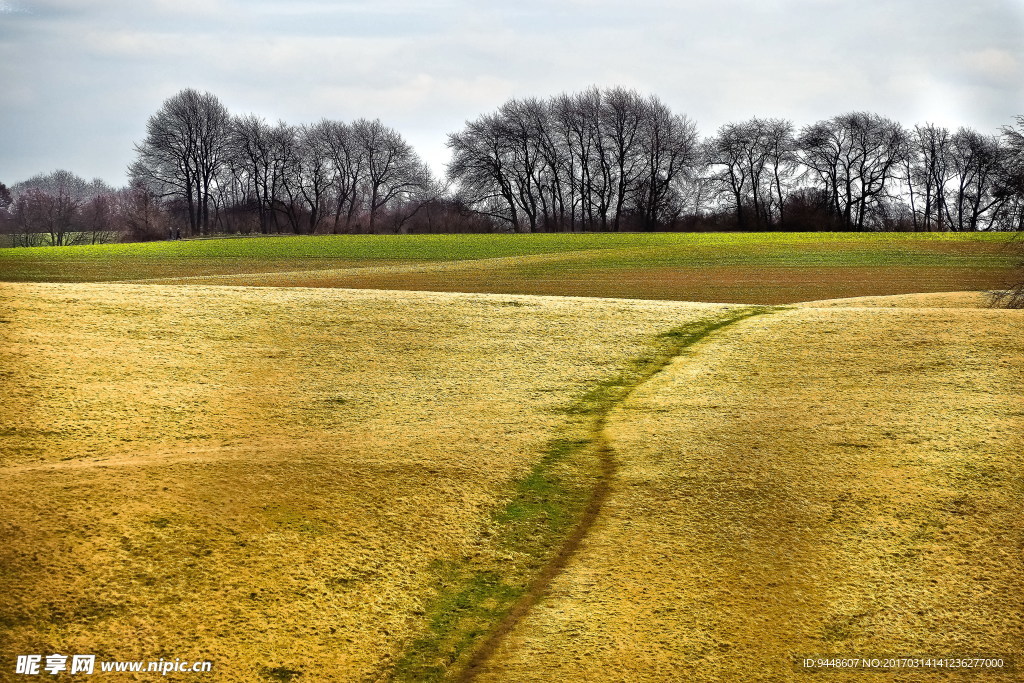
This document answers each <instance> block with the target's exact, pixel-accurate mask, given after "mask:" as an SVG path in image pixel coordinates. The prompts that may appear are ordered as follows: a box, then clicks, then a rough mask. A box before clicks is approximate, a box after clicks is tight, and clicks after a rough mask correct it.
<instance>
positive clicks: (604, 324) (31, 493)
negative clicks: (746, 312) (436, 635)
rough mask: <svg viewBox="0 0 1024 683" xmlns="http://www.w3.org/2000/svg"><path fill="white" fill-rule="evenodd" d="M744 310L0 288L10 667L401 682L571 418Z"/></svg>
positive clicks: (123, 288)
mask: <svg viewBox="0 0 1024 683" xmlns="http://www.w3.org/2000/svg"><path fill="white" fill-rule="evenodd" d="M725 309H726V307H723V306H714V305H708V304H678V303H674V302H641V301H626V300H585V299H565V298H539V297H516V296H499V295H476V294H469V295H458V294H423V293H407V292H383V291H346V290H330V291H328V290H323V289H320V290H308V289H286V288H279V289H249V288H241V287H201V286H175V287H168V286H156V285H113V286H112V285H93V284H4V285H0V342H2V343H0V405H2V406H3V408H4V410H3V412H2V414H0V434H2V435H3V438H2V440H0V492H2V493H0V539H2V544H0V626H2V631H0V650H2V652H3V656H4V660H3V662H2V666H3V667H4V671H5V672H6V671H8V670H10V671H13V655H14V654H17V653H33V652H38V653H46V654H49V653H51V652H58V653H60V652H63V653H65V654H69V653H82V654H89V653H91V654H96V655H98V656H99V658H100V659H104V658H108V659H131V660H136V659H138V660H142V659H146V660H150V659H153V660H155V659H157V658H160V657H165V658H173V657H180V658H183V659H186V658H187V659H192V660H205V659H209V660H213V661H214V662H215V667H216V676H215V680H218V681H254V680H287V679H289V677H296V678H298V676H299V675H300V674H301V675H302V677H301V678H299V679H298V680H309V681H312V680H317V681H352V680H382V679H386V678H387V677H388V676H389V675H390V671H391V667H392V666H393V665H394V663H395V661H396V658H397V657H398V656H399V655H400V654H401V652H402V651H403V648H404V647H406V645H407V644H408V642H409V640H410V639H411V638H413V637H415V636H416V634H417V633H418V632H419V631H420V629H422V627H423V624H422V620H423V618H424V616H423V615H424V610H425V609H426V607H425V606H426V605H427V603H429V601H430V599H431V596H432V593H433V591H434V590H435V584H436V582H437V574H438V571H440V570H439V567H440V566H442V565H443V564H444V563H445V562H448V561H449V560H452V559H453V558H456V559H458V558H466V557H483V558H484V559H486V560H488V561H492V562H498V563H500V562H502V561H504V560H503V558H502V555H501V553H502V549H501V548H499V547H496V546H495V545H494V544H493V543H492V542H491V541H490V540H489V529H490V524H491V521H490V520H491V514H492V513H493V511H494V510H496V509H498V508H500V506H501V504H502V502H503V501H504V500H506V499H507V498H508V496H509V495H511V494H510V491H509V487H510V485H511V482H513V481H515V480H517V479H519V478H521V477H523V475H524V474H525V473H526V472H528V471H530V468H531V467H532V466H533V465H534V463H535V462H536V460H537V459H538V458H539V457H540V454H541V453H542V451H543V450H544V448H545V446H546V445H547V443H548V440H549V439H550V438H551V435H552V434H553V433H554V432H555V431H556V430H557V428H558V427H559V425H560V424H561V423H562V422H563V421H564V420H565V419H566V418H565V415H564V414H563V412H562V411H561V408H562V407H563V406H564V405H566V404H567V403H569V402H571V401H572V400H574V399H576V398H578V396H579V395H580V394H581V393H583V392H585V391H587V390H588V388H589V387H591V386H592V385H593V384H594V383H595V382H599V381H601V380H603V379H606V378H607V377H608V376H609V375H612V374H614V373H615V372H616V371H618V369H619V368H620V367H621V366H622V365H623V363H625V362H626V361H627V360H628V359H629V358H631V357H633V356H636V355H637V354H640V353H642V352H643V351H644V349H645V348H647V345H648V344H649V343H650V341H651V338H652V337H653V336H654V335H656V334H658V333H660V332H662V331H664V330H666V329H669V328H671V327H673V326H676V325H679V324H680V323H685V322H687V321H690V320H698V319H702V318H705V317H708V316H715V315H718V314H719V313H721V312H722V311H723V310H725ZM8 659H10V660H11V661H8ZM9 664H10V665H11V666H10V667H8V665H9ZM127 678H130V676H126V679H127ZM171 679H173V676H169V677H168V680H171Z"/></svg>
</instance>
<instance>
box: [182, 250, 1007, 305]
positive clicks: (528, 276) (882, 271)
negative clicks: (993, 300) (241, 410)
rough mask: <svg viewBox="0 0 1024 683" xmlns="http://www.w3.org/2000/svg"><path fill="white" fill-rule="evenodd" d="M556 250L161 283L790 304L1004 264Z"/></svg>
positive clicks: (890, 290)
mask: <svg viewBox="0 0 1024 683" xmlns="http://www.w3.org/2000/svg"><path fill="white" fill-rule="evenodd" d="M561 261H565V257H564V256H561V255H553V256H552V255H544V256H531V257H521V258H518V259H505V258H499V259H484V260H478V261H470V262H455V263H438V264H422V265H402V266H392V267H388V266H382V267H369V268H345V269H336V270H310V271H293V272H283V273H253V274H235V275H218V276H202V277H193V278H170V279H166V280H164V282H167V283H190V284H223V285H252V286H279V287H351V288H357V289H394V290H411V291H431V292H489V293H500V294H536V295H548V296H585V297H622V298H638V299H662V300H669V301H704V302H730V303H742V304H765V305H774V304H792V303H797V302H801V301H808V300H811V299H826V298H827V299H834V298H842V297H854V296H871V295H893V294H910V293H915V292H947V291H955V292H959V291H964V290H988V289H999V288H1001V287H1004V286H1006V284H1007V282H1008V281H1009V280H1010V278H1011V276H1012V272H1013V271H1012V270H1011V269H1007V268H973V267H954V266H897V265H893V266H886V267H884V268H882V267H879V266H799V267H795V266H782V267H773V266H764V265H760V266H726V267H723V266H707V267H686V268H663V267H658V268H600V267H588V266H585V265H584V266H581V267H580V268H571V267H565V268H552V269H550V270H549V271H547V270H545V269H544V268H537V269H530V270H527V271H524V270H523V269H522V266H523V265H524V264H531V265H535V264H543V263H558V262H561Z"/></svg>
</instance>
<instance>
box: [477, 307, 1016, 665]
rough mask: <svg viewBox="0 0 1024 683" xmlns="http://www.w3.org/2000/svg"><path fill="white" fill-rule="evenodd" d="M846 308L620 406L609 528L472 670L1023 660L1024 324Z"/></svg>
mask: <svg viewBox="0 0 1024 683" xmlns="http://www.w3.org/2000/svg"><path fill="white" fill-rule="evenodd" d="M891 303H892V302H890V304H891ZM933 303H934V302H933ZM950 303H951V300H949V299H947V300H946V301H945V304H947V305H949V304H950ZM846 304H847V305H845V306H841V307H832V308H823V307H804V308H795V309H788V310H784V311H778V312H775V313H772V314H768V315H763V316H759V317H755V318H751V319H749V320H746V321H743V322H739V323H736V324H735V325H733V326H731V327H729V328H726V329H724V330H722V331H721V332H720V333H717V334H716V335H714V336H712V337H710V338H709V339H707V340H705V341H704V342H702V343H700V344H699V345H697V346H695V347H692V348H691V349H690V350H689V351H688V352H686V353H684V354H683V355H681V356H680V357H678V358H677V359H676V361H675V362H674V363H673V364H672V365H671V366H669V368H667V369H666V370H665V371H663V372H662V373H660V374H659V375H657V376H655V377H654V378H653V379H652V380H650V381H649V382H647V383H645V384H643V385H641V386H640V387H638V388H637V389H636V390H635V391H634V392H633V394H631V396H630V397H629V398H628V399H627V400H626V401H625V402H624V403H623V404H621V405H620V406H619V407H618V408H616V409H615V410H613V412H612V413H611V415H610V416H609V420H608V426H607V429H606V433H607V434H608V436H609V439H610V443H611V446H612V448H613V449H614V454H615V458H616V461H617V463H618V467H617V471H616V474H615V476H614V478H613V479H612V481H611V484H610V491H609V495H608V500H607V503H606V506H605V510H604V512H603V514H602V516H601V517H600V518H599V519H598V521H597V522H596V524H595V526H594V528H593V530H592V531H591V533H590V535H589V536H588V537H587V538H586V539H584V541H583V543H582V545H581V548H580V551H579V552H578V553H577V554H576V555H575V557H574V558H573V559H572V560H571V561H570V562H569V564H568V566H567V567H566V569H565V571H564V572H563V573H562V574H561V575H560V576H558V577H556V578H555V580H554V582H553V583H552V586H551V589H550V592H549V594H548V596H547V597H546V598H544V599H543V600H541V601H540V603H539V604H538V605H537V606H536V607H535V609H533V610H532V611H531V613H530V614H528V615H527V616H526V617H525V619H524V620H523V621H522V622H521V623H520V624H519V626H518V628H516V629H515V630H513V631H512V632H511V633H510V634H509V635H508V636H507V637H506V638H505V640H504V642H503V644H502V646H501V647H500V648H499V649H498V651H497V652H496V653H495V655H494V656H493V657H492V658H491V659H490V661H489V662H488V663H487V665H486V667H485V668H484V670H483V672H482V673H481V675H480V676H478V679H477V680H481V681H527V680H528V681H576V680H580V681H582V680H586V681H682V680H686V681H691V680H692V681H790V680H792V681H800V680H819V679H821V680H829V681H836V680H838V681H893V680H898V681H936V680H965V676H968V674H963V673H942V672H936V671H935V670H932V671H928V672H924V671H916V672H915V671H908V670H904V671H900V672H896V671H888V672H883V673H867V672H863V671H857V672H849V673H838V672H835V671H829V672H819V675H817V676H813V675H810V674H808V673H806V672H798V671H797V670H796V669H795V668H794V664H793V662H794V660H795V659H798V658H803V657H811V656H815V655H820V656H824V655H842V656H847V657H865V656H874V657H887V656H890V657H893V656H908V655H917V656H925V655H930V656H942V657H966V656H978V655H985V656H993V655H996V656H1003V657H1007V658H1015V659H1016V664H1017V666H1018V667H1019V666H1024V621H1022V619H1021V616H1022V614H1024V531H1022V528H1021V523H1020V520H1021V519H1024V396H1022V392H1021V387H1022V386H1024V334H1022V332H1024V317H1022V315H1024V314H1022V313H1021V312H1019V311H1005V310H983V309H971V308H960V309H958V308H942V307H938V306H931V307H927V306H926V307H920V306H918V307H914V308H899V307H881V306H879V305H877V304H878V302H877V301H876V302H873V304H875V305H873V306H870V307H856V306H851V305H849V304H850V302H846ZM1021 676H1022V674H1021V673H1020V671H1016V672H1003V673H984V674H977V675H976V676H975V675H969V677H970V679H971V680H974V679H975V678H977V679H978V680H985V681H1018V680H1021Z"/></svg>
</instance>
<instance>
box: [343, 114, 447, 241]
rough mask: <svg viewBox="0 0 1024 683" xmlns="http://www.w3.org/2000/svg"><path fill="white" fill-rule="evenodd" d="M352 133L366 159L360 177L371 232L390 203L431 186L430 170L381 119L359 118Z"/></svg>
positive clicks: (409, 197) (411, 195)
mask: <svg viewBox="0 0 1024 683" xmlns="http://www.w3.org/2000/svg"><path fill="white" fill-rule="evenodd" d="M352 133H353V136H354V138H355V140H356V144H357V145H358V147H359V150H360V154H361V155H362V157H363V159H364V160H365V172H364V174H363V176H362V178H361V183H360V184H361V185H362V186H363V188H364V190H363V192H364V196H365V201H366V210H367V213H368V216H369V219H368V220H369V225H368V227H369V230H370V232H373V230H374V226H375V223H376V219H377V215H378V213H379V212H380V210H381V209H382V208H384V207H386V206H388V205H389V204H391V203H393V202H394V203H405V202H407V201H408V200H410V199H412V198H414V197H416V196H417V195H419V194H422V193H425V192H427V191H428V190H429V189H430V187H431V178H430V171H429V169H428V168H427V166H426V165H425V164H424V163H423V162H422V161H421V160H420V158H419V157H418V156H417V155H416V153H415V152H414V151H413V149H412V147H411V146H410V145H409V143H407V142H406V141H405V140H404V139H403V138H402V136H401V135H399V134H398V132H397V131H395V130H393V129H391V128H388V127H387V126H385V125H384V124H382V123H381V122H380V120H379V119H377V120H374V121H367V120H366V119H359V120H358V121H355V122H354V123H353V124H352Z"/></svg>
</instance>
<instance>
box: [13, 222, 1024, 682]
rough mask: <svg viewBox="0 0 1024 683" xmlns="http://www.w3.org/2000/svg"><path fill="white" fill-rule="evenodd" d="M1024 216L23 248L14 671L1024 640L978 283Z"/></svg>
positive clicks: (1007, 325)
mask: <svg viewBox="0 0 1024 683" xmlns="http://www.w3.org/2000/svg"><path fill="white" fill-rule="evenodd" d="M363 237H365V239H363ZM1004 247H1005V236H1000V235H882V236H880V235H836V234H831V235H830V234H810V235H803V234H790V235H760V234H755V235H732V234H728V235H672V234H650V235H619V234H601V235H502V236H489V235H476V236H403V237H393V238H392V237H387V238H379V239H378V238H372V236H336V237H335V236H323V237H315V238H290V237H281V238H272V239H262V240H261V239H235V240H197V241H194V242H188V243H154V244H146V245H104V246H100V247H96V248H91V247H85V248H67V249H49V250H46V249H42V250H29V249H24V250H21V249H8V250H0V408H2V410H0V680H7V678H8V677H10V676H11V675H12V674H11V672H12V671H14V658H15V656H16V655H18V654H29V653H37V654H49V653H52V652H56V653H65V654H74V653H81V654H95V655H97V657H98V659H100V660H115V659H120V660H157V659H160V658H165V659H173V658H175V657H179V658H182V659H187V660H211V661H213V662H214V672H213V675H212V677H211V676H207V677H203V678H200V677H186V676H179V677H176V676H175V675H170V676H167V677H166V679H167V680H183V681H185V680H216V681H229V682H234V681H271V682H273V681H294V682H298V683H302V682H310V681H385V680H399V681H425V680H471V679H473V678H476V679H477V680H481V681H516V682H518V681H546V680H565V681H577V680H579V681H584V680H586V681H628V682H632V681H677V680H694V681H709V682H710V681H739V682H744V681H788V680H805V678H806V677H807V676H812V678H813V679H814V680H819V679H820V680H830V681H831V680H851V681H889V680H900V681H904V680H905V681H936V680H947V679H948V680H961V679H962V678H963V677H964V676H963V675H962V674H953V673H949V674H942V673H936V672H921V671H917V672H901V673H896V672H891V671H890V672H885V673H865V672H856V673H850V674H837V673H835V672H825V673H823V674H818V675H816V676H815V675H812V674H808V673H805V672H797V671H796V670H795V669H794V666H793V662H794V659H797V658H801V657H810V656H826V655H845V656H878V657H885V656H898V655H931V656H974V655H997V656H1004V657H1012V658H1015V659H1016V663H1017V665H1018V666H1020V667H1024V626H1022V624H1024V621H1022V616H1024V579H1022V578H1021V577H1022V576H1024V530H1022V527H1021V523H1020V520H1021V519H1024V474H1022V472H1024V468H1022V466H1024V436H1022V435H1024V392H1022V390H1021V389H1022V387H1024V314H1022V312H1021V311H1006V310H994V309H991V308H988V307H987V303H988V299H987V297H986V296H985V295H984V293H982V292H980V291H977V290H983V289H987V288H992V287H1000V286H1002V285H1003V284H1005V282H1006V278H1007V275H1008V273H1009V272H1010V270H1009V266H1010V265H1011V264H1012V258H1011V255H1010V254H1009V253H1008V252H1007V251H1006V249H1005V248H1004ZM83 281H97V282H94V283H89V284H85V283H83ZM100 281H102V282H100ZM58 282H59V284H58ZM343 288H345V289H343ZM399 290H405V291H399ZM416 290H418V291H416ZM968 290H973V291H968ZM445 292H447V293H445ZM455 292H478V293H455ZM548 295H552V296H548ZM554 295H558V296H554ZM561 295H579V296H580V297H602V298H573V297H567V296H561ZM655 299H661V300H660V301H658V300H655ZM692 301H703V302H729V303H691V302H692ZM747 304H761V305H762V306H756V305H747ZM771 304H786V306H785V307H778V308H774V309H772V308H767V307H766V306H765V305H771ZM509 615H511V616H509ZM981 677H982V676H979V678H981ZM1022 677H1024V674H1022V673H1021V672H1020V671H1017V672H1004V673H1002V674H998V673H986V674H983V678H984V680H986V681H999V682H1000V683H1002V682H1003V681H1011V680H1021V679H1022ZM18 679H24V680H27V678H25V677H16V680H18ZM58 679H59V678H55V680H58ZM153 679H154V676H153V675H152V674H150V675H148V676H147V675H146V674H140V675H137V676H135V677H133V675H132V674H121V675H119V676H118V677H117V678H116V679H115V678H114V677H110V680H153ZM61 680H62V679H61ZM68 680H75V678H68Z"/></svg>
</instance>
